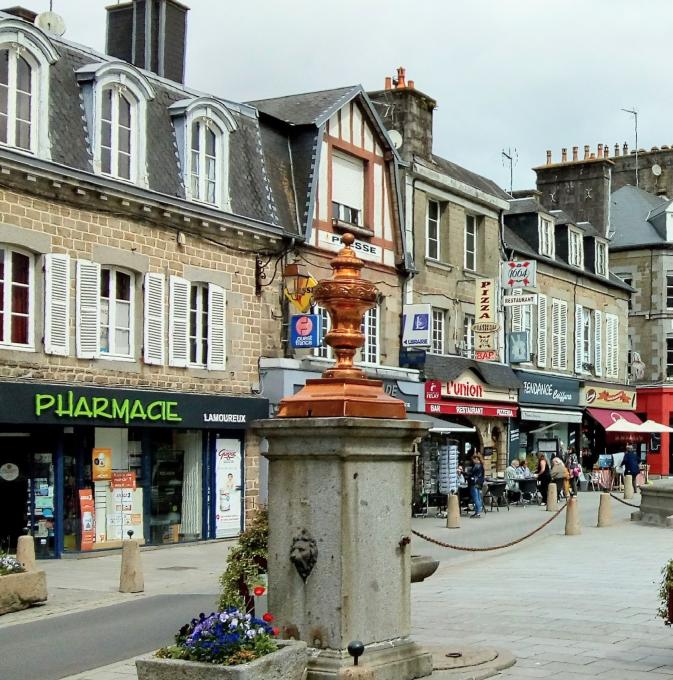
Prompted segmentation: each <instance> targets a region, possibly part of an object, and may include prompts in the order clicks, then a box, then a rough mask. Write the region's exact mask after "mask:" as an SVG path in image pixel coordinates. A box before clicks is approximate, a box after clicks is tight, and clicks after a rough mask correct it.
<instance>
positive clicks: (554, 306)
mask: <svg viewBox="0 0 673 680" xmlns="http://www.w3.org/2000/svg"><path fill="white" fill-rule="evenodd" d="M559 329H560V312H559V302H558V300H552V303H551V366H552V368H560V358H559V354H560V351H561V344H560V342H559Z"/></svg>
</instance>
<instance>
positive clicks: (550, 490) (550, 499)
mask: <svg viewBox="0 0 673 680" xmlns="http://www.w3.org/2000/svg"><path fill="white" fill-rule="evenodd" d="M557 510H558V489H557V488H556V484H555V483H554V482H549V486H548V487H547V512H556V511H557Z"/></svg>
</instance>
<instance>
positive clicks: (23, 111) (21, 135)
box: [0, 47, 35, 151]
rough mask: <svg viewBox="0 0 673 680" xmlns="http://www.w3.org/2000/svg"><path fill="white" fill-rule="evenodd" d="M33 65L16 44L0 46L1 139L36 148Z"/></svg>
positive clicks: (19, 146)
mask: <svg viewBox="0 0 673 680" xmlns="http://www.w3.org/2000/svg"><path fill="white" fill-rule="evenodd" d="M33 81H34V78H33V69H32V68H31V65H30V64H29V63H28V61H27V60H26V58H25V57H23V56H22V55H21V54H20V53H19V51H18V50H17V49H16V48H15V47H12V48H7V49H3V50H0V142H2V143H3V144H8V145H9V146H16V147H18V148H19V149H25V150H26V151H32V150H33V148H34V146H35V145H34V142H33V134H32V130H33V126H32V120H33V110H34V103H33V87H34V85H33Z"/></svg>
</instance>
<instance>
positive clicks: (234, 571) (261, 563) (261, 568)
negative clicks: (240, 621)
mask: <svg viewBox="0 0 673 680" xmlns="http://www.w3.org/2000/svg"><path fill="white" fill-rule="evenodd" d="M268 544H269V516H268V514H267V511H266V509H260V510H258V511H257V513H256V515H255V516H254V517H253V519H252V521H251V522H250V525H249V526H248V527H247V528H246V530H245V531H244V532H243V533H242V534H241V535H240V537H239V539H238V545H236V546H234V547H233V548H232V549H231V550H230V551H229V554H228V555H227V568H226V569H225V571H224V573H223V574H222V576H221V577H220V584H221V585H222V594H221V596H220V609H227V608H229V607H237V608H239V609H243V610H245V611H246V612H253V613H254V606H255V601H254V598H253V594H254V591H255V588H258V589H259V588H260V587H261V586H262V585H263V583H264V576H265V574H266V561H267V556H268V554H269V553H268V550H269V548H268Z"/></svg>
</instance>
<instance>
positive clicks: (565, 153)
mask: <svg viewBox="0 0 673 680" xmlns="http://www.w3.org/2000/svg"><path fill="white" fill-rule="evenodd" d="M567 161H568V149H561V163H566V162H567Z"/></svg>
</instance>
